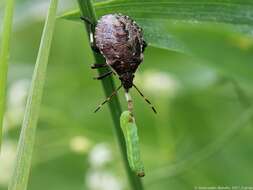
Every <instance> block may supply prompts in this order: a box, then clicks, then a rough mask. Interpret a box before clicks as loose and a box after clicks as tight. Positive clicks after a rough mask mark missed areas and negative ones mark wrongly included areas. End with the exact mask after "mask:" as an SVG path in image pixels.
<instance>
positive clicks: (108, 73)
mask: <svg viewBox="0 0 253 190" xmlns="http://www.w3.org/2000/svg"><path fill="white" fill-rule="evenodd" d="M112 73H113V72H112V71H109V72H107V73H104V74H102V75H100V76H98V77H94V79H97V80H101V79H103V78H105V77H108V76H110V75H111V74H112Z"/></svg>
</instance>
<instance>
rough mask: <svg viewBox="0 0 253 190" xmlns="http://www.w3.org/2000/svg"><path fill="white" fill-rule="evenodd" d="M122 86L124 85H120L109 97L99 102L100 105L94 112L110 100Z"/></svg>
mask: <svg viewBox="0 0 253 190" xmlns="http://www.w3.org/2000/svg"><path fill="white" fill-rule="evenodd" d="M121 87H122V85H120V86H119V87H118V88H117V89H116V90H115V91H113V92H112V94H111V95H110V96H109V97H107V98H106V99H105V100H104V101H103V102H102V103H101V104H99V105H98V107H97V108H96V109H95V111H94V113H96V112H97V111H98V110H99V109H100V108H101V107H102V106H103V105H104V104H105V103H106V102H108V101H110V100H111V99H112V97H113V96H115V95H116V94H117V92H118V91H119V89H120V88H121Z"/></svg>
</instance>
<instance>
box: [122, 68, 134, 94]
mask: <svg viewBox="0 0 253 190" xmlns="http://www.w3.org/2000/svg"><path fill="white" fill-rule="evenodd" d="M119 79H120V80H121V83H122V85H123V87H124V88H125V89H127V90H128V89H129V88H132V86H133V80H134V74H133V73H130V72H126V73H124V74H122V75H121V76H120V77H119Z"/></svg>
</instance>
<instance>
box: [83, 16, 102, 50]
mask: <svg viewBox="0 0 253 190" xmlns="http://www.w3.org/2000/svg"><path fill="white" fill-rule="evenodd" d="M80 19H81V20H83V21H84V22H85V23H87V24H88V25H89V31H90V46H91V49H92V50H93V51H94V52H96V53H100V51H99V49H98V47H97V46H96V43H95V38H94V30H95V23H94V22H92V20H91V19H90V18H88V17H83V16H81V17H80Z"/></svg>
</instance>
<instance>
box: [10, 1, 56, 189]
mask: <svg viewBox="0 0 253 190" xmlns="http://www.w3.org/2000/svg"><path fill="white" fill-rule="evenodd" d="M57 3H58V0H51V2H50V8H49V11H48V15H47V19H46V23H45V26H44V30H43V34H42V38H41V43H40V48H39V53H38V56H37V60H36V65H35V69H34V73H33V78H32V84H31V88H30V92H29V96H28V100H27V104H26V110H25V116H24V121H23V124H22V130H21V134H20V138H19V142H18V150H17V157H16V162H15V166H14V172H13V176H12V178H11V180H10V183H9V188H8V189H9V190H25V189H26V188H27V183H28V178H29V173H30V167H31V160H32V153H33V146H34V141H35V135H36V128H37V122H38V117H39V110H40V104H41V99H42V94H43V87H44V83H45V78H46V69H47V63H48V57H49V53H50V47H51V41H52V37H53V31H54V25H55V18H56V9H57Z"/></svg>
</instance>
